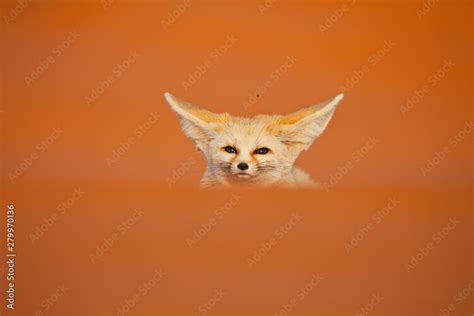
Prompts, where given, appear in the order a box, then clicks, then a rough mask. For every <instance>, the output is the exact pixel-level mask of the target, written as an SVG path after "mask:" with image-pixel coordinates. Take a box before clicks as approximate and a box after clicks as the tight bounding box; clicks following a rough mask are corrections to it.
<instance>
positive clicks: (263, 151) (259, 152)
mask: <svg viewBox="0 0 474 316" xmlns="http://www.w3.org/2000/svg"><path fill="white" fill-rule="evenodd" d="M269 151H270V149H268V148H267V147H262V148H259V149H255V151H254V152H253V153H254V154H256V155H265V154H268V152H269Z"/></svg>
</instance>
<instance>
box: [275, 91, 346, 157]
mask: <svg viewBox="0 0 474 316" xmlns="http://www.w3.org/2000/svg"><path fill="white" fill-rule="evenodd" d="M343 98H344V95H343V94H338V95H337V96H335V97H334V98H332V99H329V100H327V101H325V102H322V103H319V104H316V105H313V106H310V107H307V108H304V109H301V110H299V111H297V112H294V113H291V114H288V115H285V116H282V117H279V118H278V119H277V121H276V125H274V128H275V130H274V132H275V133H276V135H277V136H278V138H279V139H280V140H281V141H282V142H283V143H285V144H287V145H295V146H297V147H298V148H299V149H301V150H305V149H307V148H308V147H309V146H310V145H311V144H312V143H313V141H314V140H315V139H316V138H317V137H319V136H320V135H321V134H322V133H323V131H324V130H325V129H326V126H327V125H328V123H329V121H330V120H331V117H332V115H333V114H334V111H335V110H336V107H337V105H338V104H339V102H340V101H341V100H342V99H343Z"/></svg>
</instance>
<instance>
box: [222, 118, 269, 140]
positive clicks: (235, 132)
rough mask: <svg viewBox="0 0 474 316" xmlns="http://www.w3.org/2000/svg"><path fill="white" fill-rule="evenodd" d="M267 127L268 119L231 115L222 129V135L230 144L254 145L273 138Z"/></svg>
mask: <svg viewBox="0 0 474 316" xmlns="http://www.w3.org/2000/svg"><path fill="white" fill-rule="evenodd" d="M268 127H269V120H268V119H262V118H261V117H259V118H246V117H237V118H236V117H233V118H232V120H231V122H229V123H228V124H227V125H226V127H225V128H224V130H223V131H222V136H223V138H224V139H225V141H226V142H228V143H230V144H234V145H240V146H244V147H247V146H248V147H255V146H259V145H263V144H264V143H265V142H269V141H272V140H273V139H274V137H273V136H272V135H271V134H270V132H269V129H268Z"/></svg>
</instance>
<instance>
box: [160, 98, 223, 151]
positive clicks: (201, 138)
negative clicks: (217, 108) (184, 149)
mask: <svg viewBox="0 0 474 316" xmlns="http://www.w3.org/2000/svg"><path fill="white" fill-rule="evenodd" d="M165 99H166V101H167V102H168V103H169V105H170V106H171V109H172V110H173V111H175V112H176V114H178V118H179V121H180V123H181V128H182V130H183V132H184V134H186V136H188V137H189V138H191V139H192V140H193V142H194V144H195V146H196V147H197V149H198V150H201V151H204V150H205V148H206V146H207V144H208V143H209V142H210V141H211V140H212V139H213V137H214V136H215V132H217V131H219V130H220V129H221V128H222V126H223V124H225V123H228V122H229V121H230V119H231V117H230V115H229V114H227V113H224V114H216V113H212V112H210V111H208V110H205V109H202V108H199V107H197V106H195V105H193V104H191V103H189V102H186V101H183V100H180V99H178V98H177V97H175V96H173V95H172V94H171V93H169V92H166V93H165Z"/></svg>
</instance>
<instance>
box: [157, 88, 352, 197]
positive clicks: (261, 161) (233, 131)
mask: <svg viewBox="0 0 474 316" xmlns="http://www.w3.org/2000/svg"><path fill="white" fill-rule="evenodd" d="M343 97H344V95H343V94H339V95H337V96H336V97H334V98H332V99H330V100H328V101H325V102H322V103H319V104H316V105H313V106H310V107H307V108H304V109H301V110H299V111H297V112H294V113H291V114H288V115H257V116H255V117H252V118H248V117H236V116H231V115H230V114H228V113H223V114H216V113H212V112H210V111H208V110H205V109H202V108H200V107H197V106H195V105H192V104H190V103H188V102H185V101H182V100H180V99H178V98H176V97H175V96H173V95H171V94H170V93H165V99H166V101H167V102H168V103H169V105H170V106H171V108H172V109H173V111H175V112H176V113H177V114H178V117H179V119H180V123H181V127H182V130H183V132H184V133H185V134H186V135H187V136H188V137H189V138H191V139H192V140H193V142H194V144H195V146H196V148H197V149H198V150H200V151H202V153H203V154H204V156H205V157H206V160H207V162H208V166H207V169H206V171H205V173H204V176H203V178H202V180H201V186H202V187H215V186H231V185H241V184H245V185H257V186H279V187H292V188H294V187H303V188H307V187H317V184H316V183H315V182H314V181H313V180H312V179H311V177H310V176H309V175H308V174H306V173H305V172H304V171H302V170H301V169H299V168H297V167H295V166H294V165H293V164H294V162H295V160H296V158H298V156H299V154H300V153H301V152H302V151H303V150H307V149H308V148H309V147H310V146H311V144H312V143H313V141H314V140H315V139H316V138H317V137H319V136H320V135H321V134H322V132H323V131H324V130H325V128H326V127H327V125H328V123H329V121H330V120H331V117H332V115H333V113H334V111H335V109H336V106H337V105H338V104H339V102H340V101H341V100H342V99H343ZM227 146H231V147H232V148H234V149H235V150H236V153H229V152H227V151H226V150H225V148H226V147H227ZM259 148H268V149H269V150H270V151H269V152H268V153H267V154H256V153H255V150H256V149H259ZM239 163H246V164H247V165H248V169H247V170H244V171H243V170H240V169H239V168H238V167H237V165H238V164H239Z"/></svg>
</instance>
